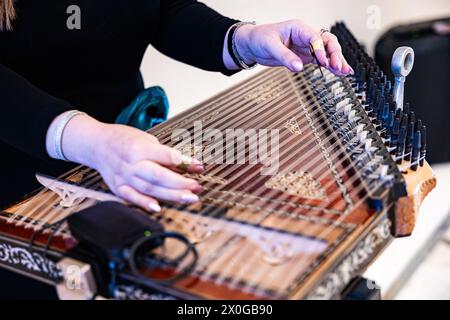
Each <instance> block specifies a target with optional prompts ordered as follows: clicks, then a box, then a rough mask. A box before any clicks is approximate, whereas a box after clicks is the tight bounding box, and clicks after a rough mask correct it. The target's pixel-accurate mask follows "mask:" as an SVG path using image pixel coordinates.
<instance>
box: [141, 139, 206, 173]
mask: <svg viewBox="0 0 450 320" xmlns="http://www.w3.org/2000/svg"><path fill="white" fill-rule="evenodd" d="M144 156H145V158H146V159H148V160H151V161H154V162H156V163H158V164H161V165H163V166H166V167H178V168H179V169H180V170H182V171H184V172H186V171H189V172H202V171H203V170H204V166H203V165H202V163H201V162H200V161H198V160H197V159H194V158H191V157H188V156H185V155H183V154H182V153H181V152H180V151H179V150H176V149H174V148H171V147H168V146H165V145H163V144H152V145H151V147H150V148H149V149H148V150H147V151H146V153H145V155H144Z"/></svg>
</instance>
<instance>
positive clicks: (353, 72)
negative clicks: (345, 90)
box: [350, 67, 355, 75]
mask: <svg viewBox="0 0 450 320" xmlns="http://www.w3.org/2000/svg"><path fill="white" fill-rule="evenodd" d="M350 74H351V75H354V74H355V71H354V70H353V68H352V67H350Z"/></svg>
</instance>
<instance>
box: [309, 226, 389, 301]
mask: <svg viewBox="0 0 450 320" xmlns="http://www.w3.org/2000/svg"><path fill="white" fill-rule="evenodd" d="M390 228H391V222H390V220H389V219H386V218H385V220H384V221H383V222H381V223H380V224H379V225H378V226H376V227H375V228H374V229H373V230H372V231H371V232H370V233H369V234H368V235H367V236H366V237H365V238H364V239H363V240H362V241H360V242H359V243H358V245H357V246H356V248H355V249H354V250H353V251H352V252H351V253H350V254H349V255H348V256H347V257H346V258H345V259H344V260H343V261H342V262H341V264H340V265H339V266H338V267H337V268H336V269H334V270H333V271H332V272H330V273H328V274H327V276H326V277H325V279H324V280H322V282H321V283H320V284H319V286H318V287H316V288H315V290H314V291H313V292H312V293H311V294H310V295H309V296H308V299H332V298H333V297H335V295H337V294H339V293H340V292H341V291H342V290H343V289H344V288H345V287H346V286H347V284H348V283H349V282H350V281H351V280H352V279H353V278H354V277H355V276H356V275H357V273H358V271H360V270H361V269H362V268H363V267H364V266H365V265H366V264H367V263H368V262H369V261H370V259H371V258H372V257H373V256H374V255H375V254H376V253H377V251H378V250H379V248H380V247H381V246H382V245H383V243H385V242H386V241H387V240H388V239H389V238H390V237H391V231H390Z"/></svg>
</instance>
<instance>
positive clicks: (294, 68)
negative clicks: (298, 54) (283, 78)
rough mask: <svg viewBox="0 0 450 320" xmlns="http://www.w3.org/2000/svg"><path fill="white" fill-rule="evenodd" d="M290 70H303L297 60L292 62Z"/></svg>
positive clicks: (301, 64)
mask: <svg viewBox="0 0 450 320" xmlns="http://www.w3.org/2000/svg"><path fill="white" fill-rule="evenodd" d="M292 69H293V70H294V71H296V72H300V71H302V70H303V63H301V62H300V61H298V60H294V62H292Z"/></svg>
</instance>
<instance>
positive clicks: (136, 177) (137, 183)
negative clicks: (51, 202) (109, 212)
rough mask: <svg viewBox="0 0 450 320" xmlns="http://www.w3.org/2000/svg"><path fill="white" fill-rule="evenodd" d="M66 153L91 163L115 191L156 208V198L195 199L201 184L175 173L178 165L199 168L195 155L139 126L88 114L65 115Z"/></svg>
mask: <svg viewBox="0 0 450 320" xmlns="http://www.w3.org/2000/svg"><path fill="white" fill-rule="evenodd" d="M62 139H63V140H62V149H63V152H64V155H65V157H66V158H67V159H68V160H70V161H73V162H77V163H81V164H84V165H87V166H89V167H91V168H94V169H96V170H97V171H99V172H100V174H101V175H102V177H103V179H104V181H105V183H106V184H107V185H108V187H109V188H110V189H111V191H112V192H114V193H115V194H116V195H118V196H119V197H121V198H123V199H125V200H127V201H129V202H131V203H133V204H136V205H138V206H140V207H142V208H144V209H146V210H152V211H159V210H160V206H159V204H158V201H157V200H156V199H161V200H168V201H175V202H181V203H193V202H197V201H198V200H199V199H198V196H197V195H196V194H195V193H197V192H199V191H201V186H200V185H199V184H198V182H196V181H195V180H193V179H189V178H186V177H183V176H182V175H181V174H179V173H177V172H176V171H179V170H177V168H180V167H183V168H185V169H187V171H189V172H192V173H199V172H201V171H203V166H202V164H201V163H200V162H198V161H197V160H195V159H191V158H187V157H185V156H183V155H182V154H181V153H180V152H179V151H177V150H175V149H173V148H170V147H168V146H165V145H162V144H160V143H159V142H158V139H157V138H156V137H154V136H152V135H150V134H148V133H145V132H143V131H141V130H138V129H135V128H132V127H128V126H124V125H116V124H106V123H102V122H99V121H97V120H95V119H94V118H92V117H89V116H87V115H78V116H75V117H74V118H73V119H71V120H70V121H69V123H68V124H67V126H66V127H65V129H64V134H63V137H62Z"/></svg>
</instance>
